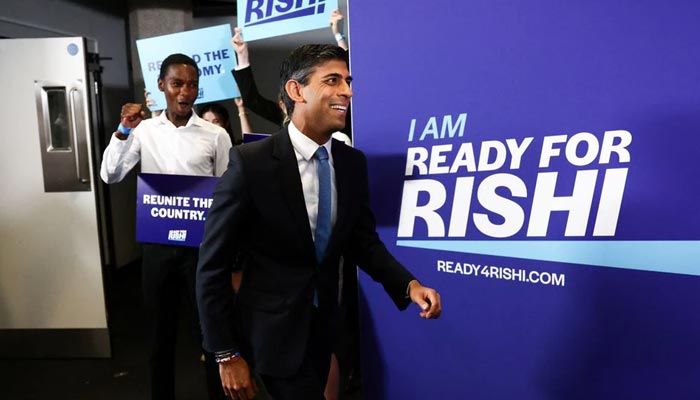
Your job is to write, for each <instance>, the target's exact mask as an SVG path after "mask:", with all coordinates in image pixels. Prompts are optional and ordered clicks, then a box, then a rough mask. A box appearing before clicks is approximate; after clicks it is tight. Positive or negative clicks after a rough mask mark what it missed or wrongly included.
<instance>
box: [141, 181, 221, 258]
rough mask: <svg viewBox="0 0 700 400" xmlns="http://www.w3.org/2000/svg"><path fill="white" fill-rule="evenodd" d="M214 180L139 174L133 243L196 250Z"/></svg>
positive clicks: (210, 199) (200, 238)
mask: <svg viewBox="0 0 700 400" xmlns="http://www.w3.org/2000/svg"><path fill="white" fill-rule="evenodd" d="M217 180H218V178H216V177H211V176H184V175H160V174H139V175H138V181H137V188H136V196H137V198H136V240H137V241H138V242H145V243H161V244H170V245H177V246H190V247H198V246H199V244H200V243H201V241H202V235H203V234H204V221H205V220H206V218H207V211H208V210H209V206H211V202H212V193H213V192H214V187H215V186H216V182H217Z"/></svg>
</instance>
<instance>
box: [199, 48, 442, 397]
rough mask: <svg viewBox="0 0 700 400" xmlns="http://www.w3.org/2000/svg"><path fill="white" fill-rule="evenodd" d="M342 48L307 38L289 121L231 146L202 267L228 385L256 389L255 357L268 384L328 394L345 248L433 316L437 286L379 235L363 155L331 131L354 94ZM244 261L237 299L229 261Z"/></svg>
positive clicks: (238, 392)
mask: <svg viewBox="0 0 700 400" xmlns="http://www.w3.org/2000/svg"><path fill="white" fill-rule="evenodd" d="M350 81H351V77H350V74H349V72H348V64H347V55H346V52H345V51H343V50H342V49H341V48H339V47H337V46H330V45H305V46H301V47H299V48H297V49H296V50H294V51H293V52H292V53H291V54H290V56H289V57H288V58H287V60H285V62H284V63H283V65H282V69H281V71H280V84H281V88H280V89H281V91H282V95H283V98H284V101H285V106H286V108H287V110H288V112H289V114H290V117H291V122H290V124H289V126H288V127H287V128H285V129H283V130H282V131H280V132H279V133H277V134H276V135H273V136H272V137H270V138H268V139H266V140H263V141H259V142H255V143H250V144H247V145H244V146H239V147H235V148H234V149H233V150H232V151H231V155H230V157H229V159H230V161H229V168H228V170H227V171H226V173H224V175H223V176H222V177H221V179H220V180H219V183H218V185H217V187H216V190H215V192H214V201H213V204H212V206H211V208H210V210H209V214H208V217H207V223H206V229H205V234H204V240H203V242H202V246H201V248H200V255H199V265H198V268H197V301H198V306H199V310H200V318H201V322H202V329H203V334H204V342H205V348H206V349H207V350H210V351H213V352H215V353H216V354H217V361H218V362H219V372H220V375H221V378H222V385H223V387H224V391H225V392H226V393H227V394H228V395H229V396H230V397H232V398H234V399H250V398H252V397H253V396H254V393H255V391H256V386H255V381H254V380H252V379H251V373H250V368H253V369H254V370H256V371H257V372H258V373H259V374H260V377H261V378H262V381H263V382H264V384H265V387H266V388H267V390H268V392H269V393H270V395H271V396H272V397H273V398H274V399H276V400H282V399H290V400H292V399H304V400H307V399H312V400H316V399H323V387H324V385H325V380H326V377H327V374H328V367H329V363H330V354H331V350H332V349H331V347H332V344H333V340H334V338H335V332H334V330H335V329H336V327H337V322H338V321H337V315H338V313H337V307H338V302H337V299H338V270H339V260H340V258H341V256H345V257H347V258H350V259H352V260H354V261H356V262H357V264H358V265H359V266H360V267H361V268H362V269H363V270H364V271H366V272H367V273H368V274H369V275H370V276H371V277H372V278H373V279H374V280H376V281H378V282H380V283H381V284H382V285H384V288H385V290H386V291H387V292H388V294H389V295H390V297H391V298H392V300H393V301H394V303H395V304H396V306H397V307H398V308H399V309H405V308H406V307H408V305H409V304H410V302H411V301H413V302H415V303H417V304H418V305H419V306H420V307H421V312H420V315H421V317H424V318H437V317H438V316H439V315H440V312H441V304H440V296H439V295H438V294H437V293H436V292H435V290H433V289H430V288H427V287H425V286H422V285H421V284H420V283H419V282H418V281H417V280H416V279H415V278H414V276H413V275H412V274H411V273H410V272H408V271H407V270H406V269H405V268H404V267H403V266H401V264H399V263H398V261H396V259H395V258H394V257H392V256H391V254H389V252H388V251H387V249H386V247H385V246H384V244H382V242H381V241H380V240H379V237H378V235H377V233H376V229H375V221H374V216H373V214H372V212H371V210H370V208H369V193H368V180H367V163H366V159H365V157H364V155H363V154H362V153H361V152H360V151H358V150H355V149H353V148H351V147H349V146H346V145H344V144H342V143H341V142H338V141H336V140H332V139H331V134H332V133H333V132H335V131H337V130H339V129H341V128H342V127H343V126H344V124H345V113H346V112H347V107H348V105H349V103H350V98H351V97H352V89H351V88H350ZM234 258H236V259H237V260H238V263H239V264H241V265H242V268H243V271H244V273H243V281H242V284H241V287H240V290H239V292H238V294H237V295H236V298H235V301H234V296H233V293H232V290H231V279H230V276H231V275H230V274H231V268H230V266H231V265H232V264H233V262H232V260H233V259H234Z"/></svg>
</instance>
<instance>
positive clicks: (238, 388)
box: [219, 356, 258, 400]
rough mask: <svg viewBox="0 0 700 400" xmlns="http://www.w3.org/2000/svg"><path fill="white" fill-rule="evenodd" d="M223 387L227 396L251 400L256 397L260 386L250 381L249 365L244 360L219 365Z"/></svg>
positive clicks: (239, 359) (239, 358)
mask: <svg viewBox="0 0 700 400" xmlns="http://www.w3.org/2000/svg"><path fill="white" fill-rule="evenodd" d="M219 375H220V376H221V386H222V387H223V389H224V393H225V394H226V396H228V397H230V398H232V399H236V400H250V399H252V398H254V397H255V393H256V392H257V391H258V386H257V384H256V383H255V380H254V379H250V370H249V369H248V363H246V362H245V360H244V359H243V358H241V357H240V356H239V357H236V359H234V360H231V361H227V362H223V363H219Z"/></svg>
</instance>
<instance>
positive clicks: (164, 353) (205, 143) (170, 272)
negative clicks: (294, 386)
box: [100, 54, 231, 399]
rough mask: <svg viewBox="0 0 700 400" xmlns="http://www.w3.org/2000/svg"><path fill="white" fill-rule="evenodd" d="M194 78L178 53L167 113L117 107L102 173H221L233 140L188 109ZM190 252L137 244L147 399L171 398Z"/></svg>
mask: <svg viewBox="0 0 700 400" xmlns="http://www.w3.org/2000/svg"><path fill="white" fill-rule="evenodd" d="M198 86H199V78H198V73H197V64H196V63H195V62H194V60H192V59H191V58H190V57H188V56H186V55H183V54H172V55H170V56H168V57H167V58H166V59H165V60H163V63H162V65H161V69H160V75H159V77H158V88H159V89H160V90H161V91H163V92H164V93H165V99H166V103H167V108H166V109H165V111H164V112H163V113H161V114H160V115H159V116H158V117H155V118H150V119H145V120H144V118H145V113H144V111H142V110H141V105H140V104H134V103H128V104H125V105H124V106H123V107H122V110H121V123H120V124H119V127H118V128H117V131H116V132H115V133H114V135H113V136H112V139H111V140H110V142H109V145H108V146H107V148H106V149H105V152H104V157H103V159H102V166H101V170H100V176H101V178H102V180H103V181H105V182H106V183H114V182H119V181H121V180H122V179H123V178H124V177H125V176H126V174H127V173H128V172H129V171H130V170H131V169H132V168H133V167H134V166H135V165H136V164H137V163H138V162H139V161H140V162H141V171H142V172H145V173H153V174H170V175H200V176H221V175H222V174H223V173H224V171H225V169H226V165H227V163H228V152H229V150H230V149H231V139H230V138H229V135H228V133H227V132H226V130H224V129H223V128H221V127H219V126H216V125H214V124H212V123H210V122H207V121H205V120H204V119H202V118H200V117H199V116H197V114H196V113H195V112H194V111H193V106H194V102H195V100H196V98H197V94H198ZM197 255H198V249H197V248H196V247H184V246H170V245H157V244H149V243H144V244H143V269H142V283H143V296H144V305H145V307H146V309H147V311H148V312H149V314H150V318H149V319H150V320H151V321H152V323H153V326H152V330H153V338H152V339H153V342H152V351H151V356H150V375H151V394H152V398H153V399H174V398H175V393H174V392H175V381H174V375H175V364H174V358H175V339H176V338H175V336H176V332H177V309H178V305H179V303H180V297H181V296H182V295H186V296H187V297H188V298H190V299H193V298H194V286H195V283H194V282H195V268H196V266H197ZM209 359H210V362H209V363H208V365H209V368H208V379H207V381H208V386H209V389H210V398H221V397H222V396H223V393H222V391H221V388H220V386H219V385H220V384H219V380H218V373H217V371H216V365H215V364H214V363H213V361H212V360H211V356H210V357H209Z"/></svg>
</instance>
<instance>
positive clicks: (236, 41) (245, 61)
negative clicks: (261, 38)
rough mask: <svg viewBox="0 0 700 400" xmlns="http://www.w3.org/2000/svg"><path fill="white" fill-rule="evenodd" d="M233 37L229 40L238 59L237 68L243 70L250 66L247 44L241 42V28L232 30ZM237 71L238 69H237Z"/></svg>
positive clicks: (243, 41)
mask: <svg viewBox="0 0 700 400" xmlns="http://www.w3.org/2000/svg"><path fill="white" fill-rule="evenodd" d="M233 32H234V34H233V37H232V38H231V47H233V50H235V51H236V56H237V57H238V67H239V68H241V69H242V68H245V67H247V66H249V65H250V59H249V57H248V43H246V41H245V40H243V34H242V33H241V28H239V27H235V28H233ZM237 69H238V68H237Z"/></svg>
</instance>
